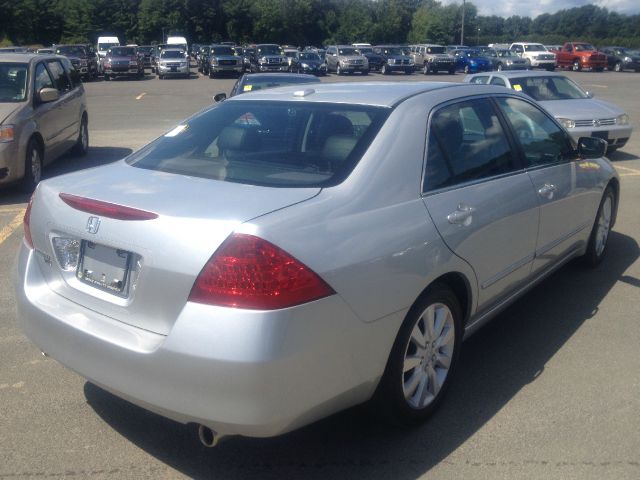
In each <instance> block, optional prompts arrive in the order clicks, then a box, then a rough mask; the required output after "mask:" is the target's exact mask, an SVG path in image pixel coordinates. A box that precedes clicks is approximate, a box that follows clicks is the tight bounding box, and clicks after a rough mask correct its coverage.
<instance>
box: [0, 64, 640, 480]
mask: <svg viewBox="0 0 640 480" xmlns="http://www.w3.org/2000/svg"><path fill="white" fill-rule="evenodd" d="M567 75H568V76H570V77H571V78H573V79H574V80H576V81H577V82H578V83H580V84H581V85H582V86H583V87H584V88H585V89H587V90H589V91H591V92H593V93H594V94H595V96H596V98H602V99H605V100H609V101H612V102H614V103H616V104H618V105H620V106H622V107H623V108H624V109H625V110H626V111H627V113H628V114H629V116H630V120H631V123H632V124H633V125H634V126H635V128H636V131H635V132H634V134H633V135H632V137H631V141H630V142H629V143H628V144H627V146H626V147H624V148H623V149H622V150H621V151H618V152H615V153H614V154H612V155H611V157H610V158H611V160H612V161H613V163H614V165H615V167H616V168H617V169H618V172H619V173H620V176H621V184H622V197H621V203H620V209H619V214H618V221H617V224H616V226H615V228H614V231H613V232H612V234H611V237H610V242H611V243H610V247H609V248H610V250H609V252H608V256H607V258H606V259H605V261H604V263H603V264H602V265H600V266H599V267H598V268H596V269H594V270H588V269H585V268H583V267H582V266H580V265H579V264H577V263H572V264H569V265H568V266H566V267H565V268H563V269H562V270H560V271H559V272H557V273H556V274H554V275H553V276H551V277H550V278H548V279H547V280H546V281H545V282H544V283H542V284H541V285H539V286H538V287H536V288H535V289H533V290H532V291H531V292H530V293H528V294H527V295H526V296H525V297H523V298H522V299H520V300H519V301H518V302H516V303H515V304H514V305H513V306H512V307H510V308H509V309H508V310H506V311H505V312H504V313H502V314H501V315H500V316H499V317H497V318H496V319H495V320H494V321H493V322H492V323H490V324H489V325H488V326H487V327H486V328H484V329H483V330H482V331H480V332H479V333H478V334H476V335H475V336H473V337H472V338H471V339H469V340H468V341H467V342H465V344H464V345H463V350H462V356H461V363H460V365H459V371H458V375H457V378H456V381H455V382H454V383H453V384H452V388H451V389H450V391H449V392H448V395H447V398H446V399H445V401H444V403H443V405H442V407H441V408H440V409H439V410H438V411H437V412H436V414H435V415H434V417H433V418H432V419H431V420H430V421H428V422H427V423H426V424H424V425H422V426H420V427H416V428H413V429H410V430H403V429H398V428H394V427H390V426H387V425H384V424H380V423H379V422H378V421H376V420H374V419H372V418H371V417H369V416H368V415H367V413H366V411H364V409H362V408H354V409H351V410H348V411H345V412H342V413H340V414H337V415H334V416H332V417H330V418H328V419H325V420H322V421H320V422H318V423H316V424H313V425H310V426H308V427H306V428H303V429H301V430H299V431H296V432H292V433H290V434H287V435H284V436H281V437H276V438H270V439H247V438H230V439H228V440H226V441H224V442H223V443H222V444H221V445H220V446H218V447H216V448H215V449H206V448H204V447H202V446H201V445H200V443H199V442H198V440H197V434H196V431H195V429H194V428H193V427H190V426H184V425H181V424H177V423H174V422H172V421H169V420H166V419H164V418H162V417H159V416H157V415H154V414H152V413H149V412H147V411H145V410H142V409H140V408H138V407H135V406H133V405H131V404H129V403H127V402H125V401H123V400H120V399H118V398H117V397H115V396H113V395H111V394H109V393H107V392H105V391H104V390H102V389H100V388H98V387H97V386H94V385H92V384H90V383H88V382H86V381H85V380H84V379H82V378H81V377H79V376H78V375H76V374H75V373H73V372H71V371H69V370H67V369H65V368H64V367H62V366H61V365H60V364H58V363H57V362H56V361H55V360H52V359H50V358H46V357H43V356H42V355H41V354H40V352H39V351H38V349H37V348H35V347H34V346H33V345H32V344H31V343H30V342H29V341H28V340H27V339H26V338H25V337H24V336H23V334H22V333H21V332H20V330H19V328H18V327H17V323H16V314H15V301H14V292H13V285H12V281H13V269H14V261H15V260H14V259H15V254H16V251H17V249H18V246H19V244H20V242H21V241H22V224H21V219H22V215H23V212H24V207H25V202H26V201H27V197H26V196H25V195H24V194H21V193H19V192H17V191H16V190H14V189H9V190H4V191H0V431H1V432H2V434H1V435H0V479H4V478H11V479H13V478H36V477H46V478H97V479H101V478H105V479H116V478H117V479H121V478H216V479H218V478H220V479H244V478H273V479H276V478H277V479H283V478H303V479H312V478H336V479H337V478H367V479H398V480H405V479H414V478H426V479H445V478H446V479H452V478H454V479H455V478H470V479H501V478H504V479H514V478H531V479H540V478H545V479H547V478H554V479H555V478H557V479H603V478H611V479H613V478H615V479H637V478H640V416H639V415H638V412H639V411H640V375H639V372H640V349H639V348H638V345H640V324H639V323H640V294H639V293H640V290H639V289H640V261H638V257H639V255H640V248H639V247H638V241H639V239H640V215H638V205H640V95H638V93H637V85H638V79H640V76H639V75H637V74H634V73H613V72H603V73H590V72H575V73H574V72H568V73H567ZM462 78H463V75H462V74H458V75H455V76H449V75H437V76H434V75H431V76H428V77H425V76H423V75H422V74H418V73H417V74H415V75H411V76H405V75H394V76H392V77H386V76H385V77H383V76H381V75H378V74H372V75H369V76H368V77H365V78H364V80H366V81H379V80H397V81H425V80H443V81H457V82H459V81H462ZM361 80H363V79H362V78H360V77H358V76H355V75H354V76H348V77H340V78H338V77H337V76H335V75H331V76H328V77H326V78H325V79H323V80H322V81H327V82H334V81H361ZM234 81H235V80H234V79H215V80H211V79H209V78H208V77H203V76H200V75H197V74H196V73H195V71H194V72H193V75H192V78H191V79H189V80H181V79H175V80H163V81H159V80H157V79H156V78H155V77H152V76H151V75H147V77H146V78H145V79H144V80H140V81H135V80H132V81H130V80H118V81H113V82H103V81H96V82H91V83H88V84H86V90H87V98H88V107H89V116H90V141H91V148H90V152H89V155H88V156H87V157H86V158H74V157H71V156H67V157H65V158H63V159H61V160H59V161H58V162H56V163H55V164H53V165H51V166H50V167H49V168H47V169H46V171H45V178H47V177H51V176H55V175H59V174H62V173H65V172H69V171H73V170H77V169H81V168H86V167H91V166H96V165H101V164H105V163H108V162H112V161H115V160H117V159H120V158H122V157H124V156H126V155H127V154H129V153H130V152H132V151H133V150H135V149H137V148H139V147H141V146H142V145H144V144H145V143H147V142H149V141H150V140H152V139H153V138H155V137H156V136H158V135H160V134H162V133H163V132H165V131H167V130H169V129H170V128H171V127H172V126H173V125H175V124H176V123H178V122H179V121H180V120H181V119H183V118H185V117H186V116H188V115H190V114H192V113H194V112H196V111H198V110H199V109H201V108H203V107H206V106H207V105H209V104H210V103H211V101H212V100H211V99H212V96H213V95H214V94H216V93H219V92H226V93H227V94H228V93H229V91H230V90H231V87H232V85H233V83H234ZM363 88H366V87H363Z"/></svg>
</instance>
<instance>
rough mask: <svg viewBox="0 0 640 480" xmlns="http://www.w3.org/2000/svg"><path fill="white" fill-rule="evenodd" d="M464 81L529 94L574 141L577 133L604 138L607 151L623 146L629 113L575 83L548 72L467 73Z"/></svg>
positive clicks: (627, 129)
mask: <svg viewBox="0 0 640 480" xmlns="http://www.w3.org/2000/svg"><path fill="white" fill-rule="evenodd" d="M464 81H465V82H467V83H482V84H486V83H488V84H491V85H500V86H503V87H507V88H512V89H513V90H515V91H517V92H522V93H525V94H527V95H529V96H530V97H531V98H533V99H534V100H536V101H538V102H539V103H540V105H542V106H543V107H544V108H546V109H547V110H548V111H549V112H550V113H551V114H552V115H553V116H554V117H556V119H557V120H558V121H559V122H560V123H561V124H562V126H563V127H565V128H566V129H567V131H568V132H569V133H570V134H571V136H572V137H573V139H574V140H575V141H577V140H578V139H579V138H580V137H589V136H591V137H597V138H602V139H603V140H606V142H607V144H608V151H609V152H613V151H614V150H617V149H618V148H621V147H624V146H625V144H626V143H627V141H628V140H629V137H631V131H632V130H633V129H632V127H631V125H630V124H629V116H628V115H627V114H626V113H625V111H624V110H623V109H621V108H620V107H618V106H616V105H614V104H612V103H609V102H606V101H604V100H598V99H595V98H593V94H591V93H589V92H585V91H584V90H583V89H582V88H581V87H580V86H579V85H578V84H576V83H575V82H573V81H572V80H570V79H569V78H567V77H565V76H564V75H562V74H559V73H552V72H489V73H484V74H475V75H469V76H467V77H465V79H464Z"/></svg>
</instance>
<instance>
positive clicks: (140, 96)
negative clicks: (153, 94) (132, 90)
mask: <svg viewBox="0 0 640 480" xmlns="http://www.w3.org/2000/svg"><path fill="white" fill-rule="evenodd" d="M146 94H147V92H142V93H141V94H140V95H138V96H137V97H136V100H140V99H141V98H142V97H144V96H145V95H146Z"/></svg>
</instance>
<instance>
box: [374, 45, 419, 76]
mask: <svg viewBox="0 0 640 480" xmlns="http://www.w3.org/2000/svg"><path fill="white" fill-rule="evenodd" d="M373 51H374V52H375V53H377V54H378V55H381V56H382V57H383V58H384V63H383V64H382V66H381V67H380V73H382V74H383V75H388V74H390V73H393V72H404V73H406V74H407V75H410V74H412V73H413V71H414V65H415V64H414V62H413V58H411V57H410V56H409V49H408V47H403V46H400V45H378V46H376V47H373Z"/></svg>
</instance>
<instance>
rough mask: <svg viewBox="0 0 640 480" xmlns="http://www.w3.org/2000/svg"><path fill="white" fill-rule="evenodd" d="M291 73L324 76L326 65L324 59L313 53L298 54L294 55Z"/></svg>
mask: <svg viewBox="0 0 640 480" xmlns="http://www.w3.org/2000/svg"><path fill="white" fill-rule="evenodd" d="M294 65H295V66H294V67H293V68H294V70H292V71H293V72H297V73H310V74H312V75H316V76H317V75H326V74H327V65H326V64H325V63H324V59H322V58H320V55H318V54H317V53H315V52H298V53H297V54H296V58H295V63H294Z"/></svg>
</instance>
